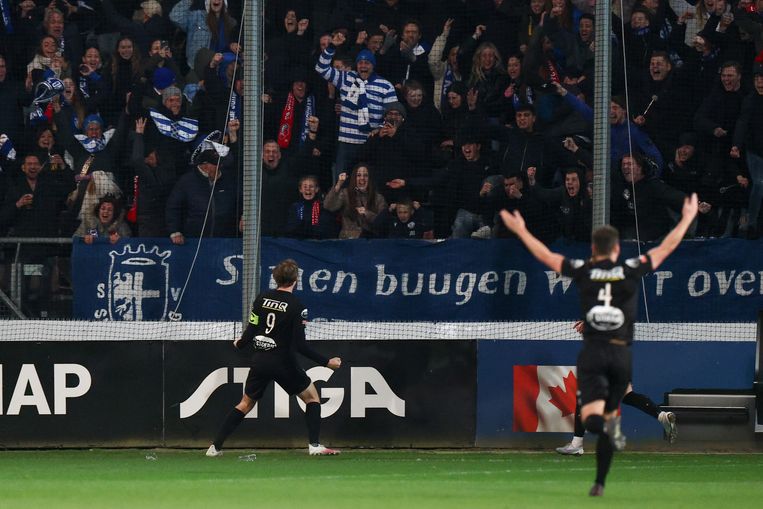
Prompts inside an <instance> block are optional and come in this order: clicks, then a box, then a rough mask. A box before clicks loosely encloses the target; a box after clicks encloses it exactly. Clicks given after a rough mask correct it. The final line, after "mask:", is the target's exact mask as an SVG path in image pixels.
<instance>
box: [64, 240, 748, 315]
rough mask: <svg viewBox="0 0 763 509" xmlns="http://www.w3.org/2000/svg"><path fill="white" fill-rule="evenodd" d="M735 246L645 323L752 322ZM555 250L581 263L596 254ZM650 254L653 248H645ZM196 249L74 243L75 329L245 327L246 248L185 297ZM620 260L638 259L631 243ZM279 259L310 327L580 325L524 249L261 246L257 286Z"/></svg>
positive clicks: (675, 274)
mask: <svg viewBox="0 0 763 509" xmlns="http://www.w3.org/2000/svg"><path fill="white" fill-rule="evenodd" d="M757 246H759V244H756V243H751V242H748V241H742V240H736V239H723V240H708V241H696V242H692V241H689V242H684V243H683V244H682V245H681V246H680V247H679V248H678V250H677V252H676V253H675V254H674V255H673V256H672V257H671V258H669V259H668V261H667V262H666V263H664V264H663V265H662V266H661V267H659V270H658V271H657V272H655V273H654V274H652V275H649V276H648V277H646V278H645V279H644V285H645V291H646V299H647V304H648V306H643V305H641V306H639V309H640V313H641V315H640V317H639V320H640V321H646V319H647V316H646V311H645V310H647V309H648V313H649V320H650V321H653V322H676V321H690V322H697V321H707V322H712V321H720V322H752V321H754V320H755V316H756V315H757V311H758V308H759V307H760V303H761V295H763V250H761V249H757V248H756V247H757ZM552 248H553V249H555V250H557V251H559V252H561V253H563V254H564V255H566V256H570V257H579V258H585V257H586V256H588V254H589V252H590V251H589V249H590V248H589V246H587V245H584V244H565V243H558V244H555V245H554V246H552ZM642 249H643V250H644V251H646V250H647V249H648V246H644V247H642ZM195 250H196V245H195V243H194V242H190V243H188V244H186V245H184V246H174V245H172V244H171V243H170V242H169V241H168V240H167V241H165V240H163V239H160V240H157V241H154V239H151V241H150V242H148V241H138V240H131V241H130V242H120V243H118V244H116V245H114V246H112V245H110V244H107V243H103V244H95V245H92V246H87V245H84V244H82V243H75V245H74V253H73V262H72V264H73V273H74V278H75V301H74V310H75V317H76V318H81V319H98V320H161V319H166V318H167V317H169V316H170V314H171V312H172V311H173V310H174V309H175V307H177V303H178V301H179V300H180V296H181V295H182V302H181V304H180V306H179V308H178V314H179V316H180V317H182V319H183V320H234V321H235V320H238V319H240V316H241V311H240V306H241V304H240V297H239V295H240V291H241V286H240V285H241V281H240V277H241V267H242V257H241V254H240V253H241V243H240V241H238V240H234V239H209V240H205V241H204V242H203V243H202V246H201V250H200V252H199V256H198V257H197V258H196V265H195V267H194V270H193V273H192V274H191V277H190V279H189V283H188V286H187V287H184V284H185V281H186V278H187V276H188V271H189V268H190V267H191V265H192V264H191V262H192V260H193V256H194V253H195ZM623 250H624V254H625V256H635V255H637V251H636V245H635V244H634V243H625V244H624V246H623ZM284 258H294V259H296V260H297V261H298V262H299V264H300V267H301V269H302V272H301V275H300V280H299V283H298V287H297V294H298V295H299V296H300V297H301V299H302V300H303V302H304V303H305V304H306V305H307V306H308V307H309V308H310V315H311V317H312V319H314V320H315V319H322V320H352V321H444V322H470V321H502V320H520V321H521V320H574V319H576V318H578V316H579V313H580V311H579V308H578V301H577V290H576V288H575V287H574V285H571V284H570V281H569V280H568V279H566V278H563V277H561V276H559V275H557V274H555V273H554V272H552V271H549V270H546V269H545V268H544V267H543V266H541V265H540V264H539V263H537V262H536V261H535V260H534V259H533V258H532V256H531V255H530V254H529V253H528V251H527V250H526V249H525V248H524V247H522V246H521V245H520V244H519V243H518V242H517V241H513V240H505V241H481V242H476V241H472V240H449V241H446V242H439V243H431V242H426V241H420V242H417V241H407V240H406V241H396V240H370V241H367V240H357V241H324V242H309V241H307V242H306V241H297V240H293V239H263V250H262V284H263V286H264V287H267V285H268V284H270V285H271V286H272V281H271V280H270V269H271V267H273V266H274V265H275V264H276V263H278V261H280V260H282V259H284Z"/></svg>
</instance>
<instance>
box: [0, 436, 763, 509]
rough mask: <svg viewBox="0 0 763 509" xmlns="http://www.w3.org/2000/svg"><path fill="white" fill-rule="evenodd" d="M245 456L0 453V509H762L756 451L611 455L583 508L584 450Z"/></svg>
mask: <svg viewBox="0 0 763 509" xmlns="http://www.w3.org/2000/svg"><path fill="white" fill-rule="evenodd" d="M251 452H252V451H239V450H226V451H225V455H224V456H222V457H220V458H207V457H205V456H204V454H203V453H204V451H201V450H193V451H191V450H165V449H158V450H139V449H130V450H89V451H88V450H50V451H0V508H1V509H11V508H43V509H53V508H70V507H71V508H78V509H79V508H89V507H93V508H101V509H103V508H122V507H124V508H127V507H129V508H182V509H192V508H205V509H206V508H227V507H242V508H243V507H246V508H290V507H293V508H331V509H340V508H353V509H362V508H398V507H401V508H415V509H423V508H438V509H441V508H451V507H452V508H458V509H472V508H482V507H484V508H515V507H516V508H524V507H528V508H534V507H549V508H563V509H568V508H574V507H594V506H598V507H605V506H606V507H612V508H627V507H638V508H652V507H664V508H676V507H687V508H692V509H702V508H718V507H721V508H732V509H741V508H748V507H749V508H753V507H754V508H759V507H763V455H761V454H652V453H635V452H625V453H622V454H616V455H615V461H614V463H613V466H612V471H611V472H610V476H609V479H608V483H607V488H606V493H605V496H604V498H602V499H591V498H590V497H588V495H587V493H588V489H589V488H590V486H591V484H592V481H593V477H594V469H595V459H594V455H593V454H592V453H588V454H586V455H585V456H583V457H573V458H570V457H562V456H559V455H556V454H554V453H546V452H544V453H521V452H513V451H512V452H506V451H498V452H487V451H476V452H473V451H416V450H396V451H391V450H349V451H344V453H343V454H342V455H340V456H335V457H309V456H307V454H306V452H305V451H296V450H286V451H283V450H278V451H276V450H264V451H257V458H256V460H254V461H244V460H243V459H241V457H242V456H244V455H247V454H250V453H251ZM591 452H592V451H591ZM605 504H606V505H605Z"/></svg>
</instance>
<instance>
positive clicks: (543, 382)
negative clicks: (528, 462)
mask: <svg viewBox="0 0 763 509" xmlns="http://www.w3.org/2000/svg"><path fill="white" fill-rule="evenodd" d="M576 373H577V370H576V369H575V366H514V425H513V429H514V431H549V432H551V431H553V432H565V431H572V430H573V429H574V426H575V400H576V398H577V396H576V393H577V389H578V380H577V377H576V376H575V374H576Z"/></svg>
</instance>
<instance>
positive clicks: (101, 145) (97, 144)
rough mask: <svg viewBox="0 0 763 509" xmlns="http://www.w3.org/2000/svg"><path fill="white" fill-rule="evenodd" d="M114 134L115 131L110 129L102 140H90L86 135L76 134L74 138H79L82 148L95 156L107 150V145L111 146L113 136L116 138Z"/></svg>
mask: <svg viewBox="0 0 763 509" xmlns="http://www.w3.org/2000/svg"><path fill="white" fill-rule="evenodd" d="M114 132H115V129H109V130H108V131H106V132H105V133H103V136H101V137H100V138H90V137H88V136H85V135H84V134H75V135H74V137H75V138H77V141H79V143H80V145H82V148H84V149H85V150H87V151H88V152H89V153H91V154H95V153H97V152H100V151H102V150H103V149H105V148H106V145H108V144H109V142H110V141H111V138H112V136H114Z"/></svg>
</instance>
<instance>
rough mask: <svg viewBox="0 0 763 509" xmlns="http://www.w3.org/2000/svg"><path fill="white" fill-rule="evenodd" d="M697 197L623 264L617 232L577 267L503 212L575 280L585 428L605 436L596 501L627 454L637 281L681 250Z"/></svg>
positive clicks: (605, 233) (605, 229)
mask: <svg viewBox="0 0 763 509" xmlns="http://www.w3.org/2000/svg"><path fill="white" fill-rule="evenodd" d="M697 208H698V202H697V195H696V194H692V195H691V197H688V198H686V200H685V201H684V205H683V210H682V215H681V220H680V221H679V222H678V224H677V225H676V226H675V228H673V230H671V232H670V233H668V235H667V236H666V237H665V239H664V240H663V241H662V242H661V243H660V244H659V245H658V246H657V247H655V248H653V249H650V250H649V252H648V253H647V254H646V255H643V256H639V257H638V258H630V259H627V260H624V261H620V239H619V234H618V232H617V230H616V229H614V228H612V227H611V226H602V227H600V228H597V229H596V230H594V232H593V234H592V235H591V258H589V259H588V260H571V259H567V258H565V257H564V256H562V255H560V254H559V253H554V252H552V251H551V250H550V249H549V248H548V247H546V245H545V244H543V243H542V242H541V241H540V240H538V239H537V238H535V236H534V235H533V234H532V233H530V231H529V230H528V229H527V226H526V225H525V221H524V219H523V218H522V215H521V214H520V213H519V212H514V213H509V212H507V211H506V210H502V211H501V219H503V222H504V224H505V225H506V227H507V228H508V229H509V230H511V231H512V232H514V233H515V234H516V235H517V237H519V239H520V240H521V241H522V242H523V243H524V245H525V246H526V247H527V249H528V250H529V251H530V252H531V253H532V254H533V256H535V258H537V259H538V261H540V262H541V263H543V264H544V265H546V266H547V267H549V268H550V269H551V270H553V271H556V272H558V273H560V274H562V275H564V276H568V277H570V278H572V279H573V281H575V284H576V285H577V286H578V288H579V290H580V304H581V307H582V315H583V316H584V317H585V319H584V323H583V348H582V350H581V351H580V354H579V355H578V362H577V375H578V388H579V391H578V399H579V403H580V406H581V409H580V414H581V420H582V421H583V424H584V425H585V427H586V429H587V430H588V431H590V432H592V433H596V434H597V435H599V438H598V441H597V443H596V481H595V483H594V485H593V487H591V490H590V491H589V495H591V496H601V495H603V494H604V482H605V479H606V476H607V473H608V472H609V467H610V465H611V464H612V457H613V455H614V451H615V450H622V449H623V448H624V447H625V436H624V435H623V434H622V432H621V431H620V417H619V416H618V415H617V408H618V406H619V405H620V400H622V398H623V396H624V395H625V391H626V389H627V387H628V384H629V383H630V381H631V350H630V344H631V342H632V341H633V322H634V320H635V318H636V302H637V301H636V299H637V298H638V288H639V280H640V279H641V277H642V276H643V275H645V274H647V273H649V272H650V271H653V270H655V269H657V267H659V266H660V264H662V262H663V261H664V260H665V259H666V258H667V257H668V256H669V255H670V254H671V253H672V252H673V251H674V250H675V248H676V247H678V244H679V243H680V242H681V239H683V237H684V235H685V234H686V231H687V230H688V229H689V226H691V224H692V222H693V221H694V218H695V217H697Z"/></svg>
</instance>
